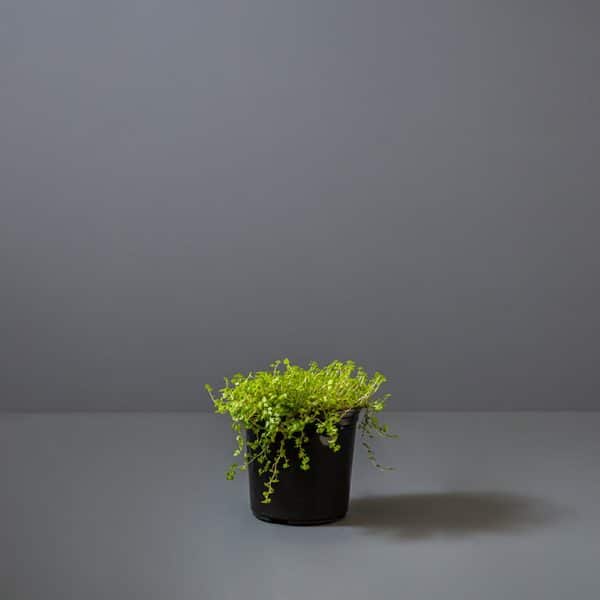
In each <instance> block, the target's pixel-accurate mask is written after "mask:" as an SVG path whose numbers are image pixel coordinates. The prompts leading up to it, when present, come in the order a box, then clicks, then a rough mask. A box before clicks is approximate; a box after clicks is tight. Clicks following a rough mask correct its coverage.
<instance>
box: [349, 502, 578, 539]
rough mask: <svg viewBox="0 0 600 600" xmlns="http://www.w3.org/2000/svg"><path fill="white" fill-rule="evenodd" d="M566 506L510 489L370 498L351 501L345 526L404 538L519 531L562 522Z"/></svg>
mask: <svg viewBox="0 0 600 600" xmlns="http://www.w3.org/2000/svg"><path fill="white" fill-rule="evenodd" d="M566 513H567V511H566V510H565V509H564V508H559V507H557V506H554V505H553V504H551V503H550V502H548V501H546V500H543V499H540V498H534V497H530V496H524V495H519V494H509V493H504V492H493V491H491V492H462V491H453V492H440V493H423V494H399V495H389V496H365V497H362V498H356V499H355V500H353V501H352V502H351V504H350V510H349V512H348V516H347V517H346V518H345V519H344V520H342V521H340V522H339V526H345V527H356V528H359V529H362V530H364V532H365V533H368V534H374V535H385V536H392V537H399V538H404V539H415V540H416V539H426V538H431V537H466V536H471V535H482V534H516V533H519V532H524V531H528V530H532V529H536V528H541V527H545V526H549V525H552V524H555V523H557V522H558V521H560V520H562V518H563V517H565V516H566Z"/></svg>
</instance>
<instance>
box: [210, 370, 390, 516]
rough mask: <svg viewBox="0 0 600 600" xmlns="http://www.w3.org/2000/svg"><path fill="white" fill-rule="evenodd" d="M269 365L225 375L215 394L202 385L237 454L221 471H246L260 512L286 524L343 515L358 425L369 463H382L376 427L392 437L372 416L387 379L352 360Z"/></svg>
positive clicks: (379, 406)
mask: <svg viewBox="0 0 600 600" xmlns="http://www.w3.org/2000/svg"><path fill="white" fill-rule="evenodd" d="M270 367H271V369H270V370H268V371H258V372H254V373H252V372H251V373H249V374H248V375H242V374H241V373H237V374H236V375H234V376H233V377H231V378H229V379H228V378H225V387H223V388H221V389H220V390H219V391H218V392H216V393H214V392H213V389H212V388H211V386H210V385H206V386H205V387H206V390H207V392H208V393H209V395H210V397H211V400H212V401H213V404H214V406H215V410H216V412H217V413H221V414H223V413H227V414H229V416H230V417H231V419H232V429H233V430H234V431H235V433H236V441H237V448H236V449H235V451H234V456H237V457H240V458H239V459H238V462H235V463H233V464H232V465H231V467H230V468H229V470H228V471H227V478H228V479H233V478H234V477H235V475H236V473H237V472H238V471H245V470H247V471H248V474H249V483H250V504H251V509H252V512H253V513H254V515H255V516H256V517H257V518H258V519H261V520H264V521H269V522H275V523H286V524H290V525H317V524H322V523H330V522H332V521H336V520H338V519H341V518H343V517H344V516H345V514H346V512H347V510H348V499H349V493H350V476H351V471H352V456H353V451H354V438H355V431H356V427H357V424H358V428H359V429H360V431H361V434H362V444H363V446H364V447H365V448H366V450H367V454H368V456H369V459H370V460H371V462H372V463H373V464H374V465H375V466H376V467H377V468H379V469H384V468H387V467H382V466H381V465H380V464H378V463H377V462H376V460H375V456H374V454H373V450H372V448H371V445H370V440H371V439H372V438H373V437H374V435H375V434H379V435H382V436H384V437H395V436H392V435H391V434H389V433H388V430H387V427H386V426H385V425H383V424H381V423H380V422H379V420H378V418H377V416H376V413H378V412H379V411H381V410H382V409H383V408H384V405H385V402H386V400H387V398H388V397H389V394H385V395H383V396H379V397H377V394H378V392H379V388H380V387H381V385H382V384H383V383H385V381H386V379H385V377H384V376H383V375H382V374H381V373H375V374H374V375H373V376H369V375H368V374H367V372H366V371H365V370H364V369H363V368H362V367H357V366H356V364H355V363H354V362H353V361H346V362H341V361H338V360H335V361H333V362H331V363H330V364H328V365H326V366H323V367H321V366H319V365H318V364H317V363H316V362H314V361H313V362H311V363H310V364H309V366H308V368H302V367H300V366H297V365H293V364H291V362H290V361H289V360H288V359H284V360H282V361H280V360H277V361H275V362H274V363H272V364H271V365H270ZM361 412H362V417H361V418H360V419H359V417H360V413H361ZM242 430H244V431H245V439H244V435H243V432H242Z"/></svg>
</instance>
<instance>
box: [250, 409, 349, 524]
mask: <svg viewBox="0 0 600 600" xmlns="http://www.w3.org/2000/svg"><path fill="white" fill-rule="evenodd" d="M357 418H358V412H355V413H353V414H351V415H349V416H348V417H346V418H345V419H344V420H343V421H342V422H341V426H340V435H339V441H340V445H341V449H340V450H339V451H337V452H333V451H332V450H331V449H330V448H329V447H328V442H327V439H326V438H325V437H324V436H320V435H318V434H317V433H316V432H315V431H314V429H313V430H309V441H308V443H307V445H306V450H307V452H308V453H309V456H310V459H311V462H310V469H309V470H308V471H303V470H301V469H300V468H299V467H298V466H297V465H296V464H293V466H291V467H290V468H289V469H282V470H281V472H280V475H279V480H280V481H279V483H277V484H276V487H275V492H274V494H273V496H272V498H271V503H270V504H262V499H263V497H262V492H263V490H264V482H265V479H266V475H262V476H261V475H259V474H258V465H257V464H256V463H251V464H250V466H249V468H248V479H249V483H250V506H251V508H252V512H253V514H254V516H256V518H258V519H261V520H262V521H268V522H270V523H280V524H286V525H322V524H324V523H331V522H333V521H337V520H339V519H342V518H343V517H344V516H345V515H346V512H347V510H348V501H349V497H350V480H351V476H352V459H353V455H354V439H355V434H356V420H357ZM246 435H247V439H248V440H252V439H254V436H253V434H252V432H251V431H248V432H247V434H246ZM287 450H288V453H289V456H294V453H295V452H296V451H295V449H294V448H293V446H292V445H291V444H290V445H289V446H288V448H287Z"/></svg>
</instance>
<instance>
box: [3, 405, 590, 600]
mask: <svg viewBox="0 0 600 600" xmlns="http://www.w3.org/2000/svg"><path fill="white" fill-rule="evenodd" d="M387 420H388V422H389V423H390V425H391V426H392V428H393V429H394V430H395V431H397V432H398V433H399V434H400V438H399V439H398V440H392V441H385V442H381V443H378V444H377V449H378V450H379V455H380V457H381V460H382V461H383V462H387V463H389V464H392V465H394V466H395V467H396V470H395V471H392V472H385V473H382V472H378V471H376V470H374V469H373V468H372V467H371V466H370V465H369V463H368V461H367V460H366V457H365V455H364V453H363V452H362V449H361V447H360V446H357V452H356V455H355V462H354V478H353V487H352V504H351V509H350V513H349V515H348V517H347V518H346V519H345V520H344V521H342V522H340V523H339V524H335V525H328V526H321V527H309V528H307V527H301V528H299V527H286V526H281V525H270V524H266V523H263V522H260V521H257V520H256V519H254V518H253V517H252V515H251V514H250V512H249V509H248V491H247V481H246V477H245V476H241V477H239V478H238V479H236V480H235V481H233V482H228V481H225V479H224V476H223V473H224V470H225V468H226V466H227V465H228V464H229V462H230V461H231V458H230V452H231V449H232V447H233V439H232V435H231V433H232V432H231V430H230V428H229V425H228V422H227V420H226V418H225V417H219V416H215V415H210V414H201V413H195V414H87V415H86V414H63V415H42V414H40V415H2V416H0V477H1V479H0V481H1V486H2V488H1V493H0V598H1V599H2V600H71V599H73V600H121V599H137V598H140V599H144V600H154V599H157V600H158V599H160V600H230V599H231V600H233V599H235V600H239V599H241V598H244V599H246V600H271V599H273V600H300V599H302V600H306V599H309V598H319V599H321V598H335V599H337V598H340V599H344V600H353V599H360V600H364V599H377V598H382V599H388V598H389V599H396V598H402V599H404V598H406V599H408V600H419V599H427V600H431V599H434V598H443V599H444V600H453V599H457V600H459V599H460V600H475V599H477V600H507V599H527V600H529V599H540V600H542V599H543V600H554V599H557V600H558V599H560V600H564V599H571V598H576V599H578V600H587V599H589V600H598V599H599V598H600V452H599V451H600V413H549V414H548V413H546V414H536V413H454V414H449V413H429V414H426V413H407V414H406V413H405V414H402V413H391V414H388V415H387Z"/></svg>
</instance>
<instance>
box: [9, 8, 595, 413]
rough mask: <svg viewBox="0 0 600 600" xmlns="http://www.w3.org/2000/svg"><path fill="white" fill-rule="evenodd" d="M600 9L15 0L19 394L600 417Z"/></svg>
mask: <svg viewBox="0 0 600 600" xmlns="http://www.w3.org/2000/svg"><path fill="white" fill-rule="evenodd" d="M599 72H600V4H598V3H595V2H583V1H582V2H577V1H576V2H572V1H569V0H563V1H562V2H551V1H550V2H549V1H546V2H541V1H540V2H517V1H516V0H514V1H513V0H511V1H507V2H496V1H494V2H492V1H489V2H467V1H462V0H454V1H447V0H443V1H442V0H440V1H439V2H431V1H424V0H411V1H404V2H379V1H370V2H367V1H359V0H346V1H344V2H342V1H339V2H332V1H330V0H318V1H307V0H302V1H293V2H292V1H288V0H271V1H262V0H255V1H253V2H245V1H242V0H231V1H223V0H203V1H201V2H192V1H181V0H172V1H171V2H156V1H154V0H147V1H144V2H134V1H133V0H118V1H117V0H110V1H104V2H97V1H92V0H83V1H81V0H55V1H54V2H45V1H42V0H0V185H1V188H0V192H1V196H0V201H1V219H0V279H1V290H0V319H1V321H0V333H1V336H0V366H1V371H0V377H1V379H0V403H1V406H2V408H5V409H22V410H33V409H206V408H208V407H209V403H208V401H207V399H206V398H205V396H204V392H203V390H202V389H201V386H202V384H203V383H204V382H207V381H208V382H211V383H213V384H214V383H217V384H218V383H219V381H220V378H221V376H222V375H226V374H230V373H231V372H234V371H238V370H242V371H243V370H249V369H254V368H258V367H262V366H266V365H267V364H268V363H269V362H270V361H271V360H273V359H274V358H276V357H280V356H289V357H290V358H292V359H295V360H299V361H306V360H308V359H313V358H314V359H317V360H329V359H332V358H342V359H345V358H349V357H351V358H354V359H355V360H357V361H358V362H360V363H363V364H364V365H365V366H366V367H368V368H370V369H373V368H377V369H379V370H381V371H383V372H384V373H386V374H387V375H388V377H389V379H390V384H389V391H391V392H392V393H393V394H394V399H393V407H394V408H399V409H403V408H406V409H457V410H458V409H568V408H577V409H586V408H591V409H593V408H598V407H599V406H600V402H599V395H600V368H598V357H599V356H600V286H599V272H600V270H599V267H600V265H599V263H600V235H599V234H598V225H599V219H600V77H599Z"/></svg>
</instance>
